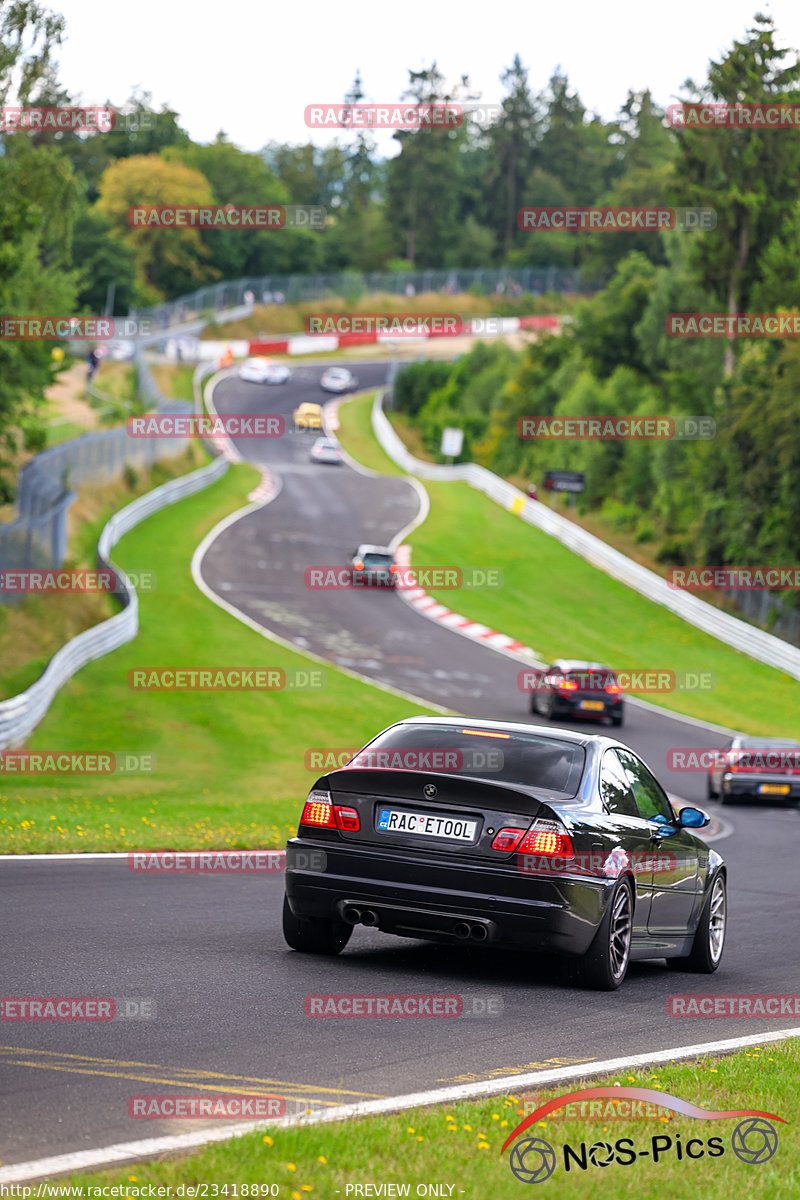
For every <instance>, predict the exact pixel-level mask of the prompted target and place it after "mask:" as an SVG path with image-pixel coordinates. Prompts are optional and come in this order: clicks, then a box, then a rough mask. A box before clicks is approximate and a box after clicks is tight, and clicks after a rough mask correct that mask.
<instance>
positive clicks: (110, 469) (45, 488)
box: [0, 355, 193, 604]
mask: <svg viewBox="0 0 800 1200" xmlns="http://www.w3.org/2000/svg"><path fill="white" fill-rule="evenodd" d="M135 366H136V376H137V388H138V391H139V395H140V397H141V399H142V400H143V401H144V404H145V407H146V408H151V409H152V408H154V409H157V411H159V412H167V413H168V412H174V413H189V412H191V411H192V410H193V405H192V404H191V403H190V402H189V401H188V400H169V401H168V400H165V399H164V397H163V396H162V395H161V393H160V392H159V390H158V387H157V386H156V383H155V381H154V379H153V376H152V374H151V372H150V369H149V367H148V366H147V364H146V363H145V361H144V358H143V357H142V356H141V355H139V356H138V357H137V358H136V360H135ZM186 444H187V439H186V438H177V437H176V438H161V437H159V438H134V437H130V436H129V434H128V431H127V429H126V428H125V427H124V426H121V427H118V428H115V429H98V430H95V431H93V432H91V433H85V434H83V435H82V436H81V437H77V438H74V439H72V441H68V442H62V443H61V445H59V446H53V447H51V448H50V449H49V450H43V451H42V453H41V454H37V455H36V457H35V458H33V459H31V461H30V462H29V463H27V464H26V465H25V466H24V467H23V468H22V470H21V471H20V473H19V476H18V480H17V494H16V516H15V518H14V520H13V521H11V522H10V523H9V524H7V525H2V524H0V569H3V570H15V571H28V570H35V569H47V568H55V567H60V566H61V564H62V563H63V561H64V558H65V556H66V553H67V511H68V509H69V507H70V505H71V504H72V502H73V501H74V500H75V498H76V496H75V492H74V491H73V490H72V489H73V488H74V487H77V486H80V485H82V484H83V485H85V484H102V483H110V482H111V481H112V480H113V479H116V478H118V477H119V476H120V475H121V474H122V472H123V470H124V469H125V468H126V467H133V468H134V469H135V468H137V467H138V468H146V467H149V466H151V465H152V463H154V462H155V461H156V460H158V459H163V458H172V457H174V456H175V455H176V454H180V452H181V451H182V450H183V449H184V447H185V446H186ZM21 599H22V595H20V594H16V593H4V592H3V591H2V590H0V604H11V603H13V602H14V601H19V600H21Z"/></svg>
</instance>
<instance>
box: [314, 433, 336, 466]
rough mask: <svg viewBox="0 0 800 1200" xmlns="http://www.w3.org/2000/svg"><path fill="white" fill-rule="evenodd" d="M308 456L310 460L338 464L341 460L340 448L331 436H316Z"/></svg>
mask: <svg viewBox="0 0 800 1200" xmlns="http://www.w3.org/2000/svg"><path fill="white" fill-rule="evenodd" d="M309 458H310V459H311V461H312V462H318V463H333V464H335V465H336V464H339V463H341V461H342V448H341V446H340V445H339V443H338V442H335V441H334V440H333V438H324V437H321V438H317V440H316V441H315V442H314V445H313V446H312V447H311V451H310V453H309Z"/></svg>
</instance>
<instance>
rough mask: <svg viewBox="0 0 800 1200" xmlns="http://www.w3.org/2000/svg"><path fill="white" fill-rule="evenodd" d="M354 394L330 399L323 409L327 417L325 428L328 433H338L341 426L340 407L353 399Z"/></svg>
mask: <svg viewBox="0 0 800 1200" xmlns="http://www.w3.org/2000/svg"><path fill="white" fill-rule="evenodd" d="M352 399H353V397H352V396H341V397H340V398H339V399H338V400H329V401H328V403H327V404H326V405H325V407H324V409H323V416H324V418H325V428H326V430H327V431H328V433H336V430H337V429H338V428H339V409H340V408H341V407H342V405H343V404H346V403H347V401H348V400H352Z"/></svg>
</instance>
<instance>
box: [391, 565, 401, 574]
mask: <svg viewBox="0 0 800 1200" xmlns="http://www.w3.org/2000/svg"><path fill="white" fill-rule="evenodd" d="M399 570H400V568H399V567H398V565H397V563H392V565H391V566H390V567H389V571H390V573H391V574H392V575H396V574H397V572H398V571H399Z"/></svg>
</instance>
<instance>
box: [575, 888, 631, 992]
mask: <svg viewBox="0 0 800 1200" xmlns="http://www.w3.org/2000/svg"><path fill="white" fill-rule="evenodd" d="M633 903H634V901H633V892H632V890H631V886H630V884H629V883H627V882H626V881H625V880H624V879H621V880H620V881H619V883H618V884H617V886H616V887H615V889H614V891H613V893H612V895H611V899H610V901H609V903H608V907H607V908H606V911H605V913H604V914H603V919H602V921H601V922H600V925H599V926H598V929H597V933H596V934H595V935H594V938H593V940H592V944H591V946H590V947H589V949H588V950H587V951H586V953H585V954H584V955H582V956H581V957H580V958H577V959H572V960H570V963H569V969H568V974H569V975H570V977H571V981H572V982H573V983H576V984H578V986H579V987H584V988H591V989H592V990H594V991H598V992H614V991H616V989H617V988H618V987H619V986H620V984H621V983H622V981H623V979H624V978H625V975H626V974H627V971H628V964H629V962H630V957H631V935H632V932H633Z"/></svg>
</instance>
